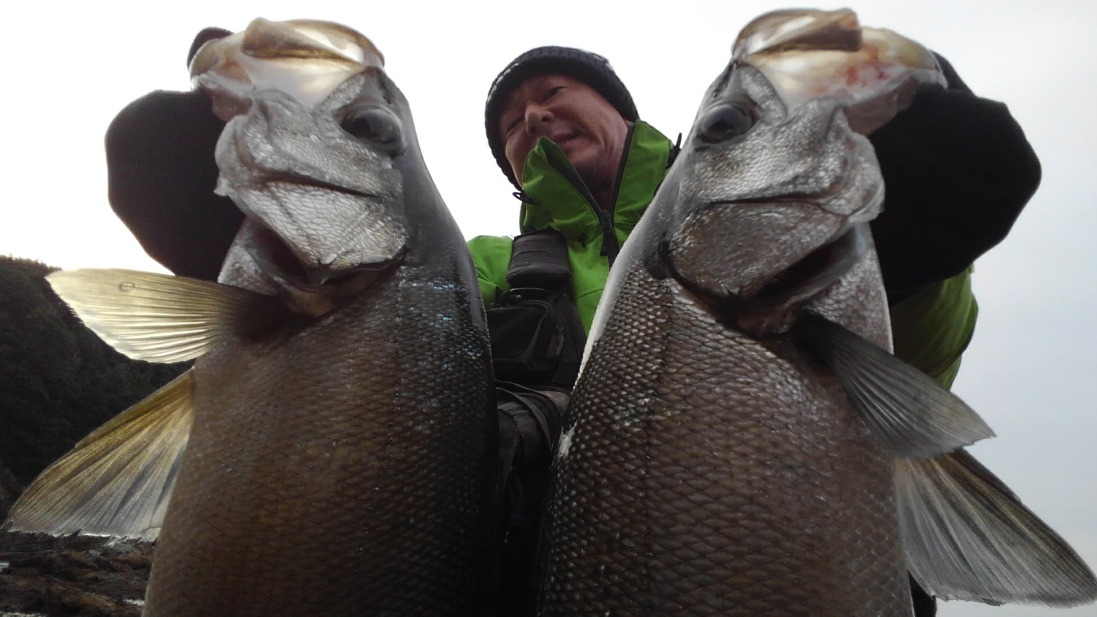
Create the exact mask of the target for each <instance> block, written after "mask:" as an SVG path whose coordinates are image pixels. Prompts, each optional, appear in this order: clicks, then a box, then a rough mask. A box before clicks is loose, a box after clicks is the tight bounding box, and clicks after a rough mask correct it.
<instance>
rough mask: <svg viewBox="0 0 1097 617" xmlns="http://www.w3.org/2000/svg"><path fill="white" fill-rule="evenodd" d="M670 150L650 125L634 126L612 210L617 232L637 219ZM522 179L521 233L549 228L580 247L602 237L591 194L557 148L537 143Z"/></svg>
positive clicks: (668, 143) (638, 123)
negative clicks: (576, 242)
mask: <svg viewBox="0 0 1097 617" xmlns="http://www.w3.org/2000/svg"><path fill="white" fill-rule="evenodd" d="M673 149H674V144H672V143H671V141H670V140H669V139H667V138H666V137H665V136H664V135H663V134H662V133H660V132H659V131H657V130H655V129H654V128H653V127H652V126H651V125H649V124H647V123H646V122H643V121H641V120H637V121H636V122H635V123H634V124H633V126H632V128H631V129H630V134H629V145H628V149H627V151H626V155H625V160H624V161H622V170H620V174H621V179H620V181H619V182H618V194H617V200H616V202H615V203H614V205H613V209H612V214H613V227H614V228H615V229H616V230H619V231H622V232H624V233H625V234H627V233H628V232H629V231H631V230H632V228H633V227H634V226H635V225H636V222H637V221H639V220H640V216H641V215H642V214H643V213H644V210H645V209H646V208H647V206H648V204H650V203H651V198H652V196H653V195H654V194H655V190H656V189H657V188H659V184H661V183H662V181H663V177H664V176H665V175H666V168H667V161H668V159H669V157H670V153H671V151H672V150H673ZM522 177H523V178H524V179H525V181H524V182H523V183H522V188H523V191H522V192H523V193H524V195H525V197H526V199H525V200H524V201H525V203H523V205H522V213H521V216H520V218H519V225H520V228H521V230H522V233H527V232H530V231H535V230H539V229H545V228H552V229H557V230H559V231H560V232H561V233H563V234H564V236H565V237H567V238H569V239H571V240H580V241H582V242H584V243H586V242H589V241H591V240H594V239H595V238H601V236H602V231H603V230H602V227H601V221H600V220H599V217H598V213H597V212H596V210H595V206H594V205H593V203H592V201H591V199H590V198H589V194H590V193H589V191H588V190H587V188H586V186H585V185H584V184H583V182H582V180H581V179H579V174H578V173H577V172H576V171H575V168H574V167H572V166H571V163H570V162H569V161H568V160H567V156H566V155H565V154H564V152H563V150H561V149H560V147H559V146H557V145H556V144H555V143H553V142H552V141H550V140H548V139H545V138H541V139H540V140H539V141H538V143H537V146H536V147H534V149H533V150H532V151H531V152H530V154H529V156H528V157H527V158H526V165H525V167H524V169H523V171H522Z"/></svg>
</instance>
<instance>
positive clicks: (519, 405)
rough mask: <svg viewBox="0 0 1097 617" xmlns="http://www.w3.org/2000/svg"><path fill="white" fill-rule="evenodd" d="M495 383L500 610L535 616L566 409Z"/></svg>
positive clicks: (544, 397)
mask: <svg viewBox="0 0 1097 617" xmlns="http://www.w3.org/2000/svg"><path fill="white" fill-rule="evenodd" d="M497 385H498V386H499V387H498V388H497V389H496V401H497V405H498V410H499V468H500V474H501V477H500V480H501V485H502V487H503V500H502V503H503V512H502V521H503V529H502V530H501V531H502V539H503V546H502V553H501V556H500V559H501V569H500V575H501V576H500V581H499V583H500V585H499V594H498V613H499V614H500V615H533V614H534V601H535V600H536V597H537V578H536V576H535V573H536V569H537V557H538V552H537V543H538V539H539V537H540V529H541V523H542V520H543V516H544V512H545V505H546V504H545V500H546V497H547V491H548V486H549V481H550V473H551V471H550V465H551V463H552V457H553V455H554V453H555V451H556V444H557V443H558V442H559V440H560V428H561V421H562V414H563V409H562V408H561V406H560V405H558V404H557V402H554V400H553V399H552V398H550V396H547V395H546V393H543V392H539V391H535V390H530V389H528V388H524V387H522V386H519V385H517V384H513V383H507V382H498V383H497ZM563 404H564V405H566V403H563Z"/></svg>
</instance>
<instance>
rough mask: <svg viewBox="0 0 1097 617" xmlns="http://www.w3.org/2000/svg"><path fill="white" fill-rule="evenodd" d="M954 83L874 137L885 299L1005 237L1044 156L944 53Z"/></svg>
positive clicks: (876, 224)
mask: <svg viewBox="0 0 1097 617" xmlns="http://www.w3.org/2000/svg"><path fill="white" fill-rule="evenodd" d="M938 60H939V61H940V62H941V66H942V68H943V70H944V73H945V76H946V78H947V79H948V88H947V89H944V90H942V89H939V88H932V89H926V90H923V91H922V92H919V93H918V95H917V96H916V97H915V99H914V103H913V104H912V105H911V106H910V108H908V109H907V110H905V111H903V112H902V113H900V114H899V115H897V116H896V117H895V118H894V119H893V120H892V121H891V122H889V123H888V124H886V125H884V126H883V127H881V128H880V129H878V130H877V131H876V132H875V133H873V134H872V135H871V136H870V138H869V139H870V141H871V142H872V145H873V146H874V148H875V149H876V156H877V158H878V159H879V161H880V168H881V171H882V172H883V176H884V184H885V190H886V194H885V195H886V196H885V200H884V212H883V213H882V214H881V215H880V216H879V217H878V218H877V219H876V220H875V221H873V223H872V231H873V235H874V237H875V238H876V245H877V247H876V248H877V252H878V254H879V257H880V266H881V269H882V270H883V273H884V284H885V286H886V287H887V291H888V297H889V299H890V300H891V301H892V302H895V301H897V300H899V299H901V298H902V297H904V296H905V295H907V294H909V293H911V292H913V291H915V290H917V289H918V288H919V287H921V286H924V285H927V284H930V283H934V282H937V281H940V280H943V279H946V278H949V277H951V276H954V275H956V274H959V273H960V272H962V271H963V270H964V269H965V268H967V267H968V266H969V265H970V264H971V263H972V262H973V261H974V260H975V258H976V257H978V256H979V255H982V254H983V253H984V252H986V251H987V250H989V249H990V248H991V247H993V246H994V245H996V244H998V243H999V242H1001V241H1002V239H1003V238H1005V236H1006V234H1007V233H1008V232H1009V230H1010V228H1011V227H1012V226H1013V222H1014V221H1015V220H1016V218H1017V216H1018V215H1019V214H1020V212H1021V208H1023V207H1024V205H1025V204H1026V203H1027V202H1028V200H1029V198H1030V197H1032V194H1033V193H1034V192H1035V191H1036V187H1037V186H1038V185H1039V183H1040V162H1039V159H1037V157H1036V153H1035V152H1033V150H1032V146H1031V145H1030V144H1029V143H1028V140H1027V139H1026V138H1025V135H1024V132H1023V131H1022V130H1021V127H1020V125H1018V123H1017V121H1016V120H1014V119H1013V116H1011V115H1010V113H1009V110H1008V109H1007V108H1006V106H1005V105H1004V104H1002V103H999V102H996V101H990V100H987V99H983V98H980V97H978V96H975V95H974V94H973V93H972V92H971V90H970V89H969V88H968V87H967V85H966V84H964V82H963V81H962V80H961V79H960V77H959V76H958V75H957V74H956V72H955V71H954V70H953V68H952V66H951V65H950V64H949V63H948V61H947V60H945V59H944V58H942V57H940V56H938Z"/></svg>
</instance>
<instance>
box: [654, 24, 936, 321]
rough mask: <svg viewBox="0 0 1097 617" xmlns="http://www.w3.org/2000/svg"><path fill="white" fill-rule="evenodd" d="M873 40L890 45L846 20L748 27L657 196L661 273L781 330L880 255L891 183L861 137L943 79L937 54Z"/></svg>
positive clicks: (738, 315) (740, 317)
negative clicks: (904, 52)
mask: <svg viewBox="0 0 1097 617" xmlns="http://www.w3.org/2000/svg"><path fill="white" fill-rule="evenodd" d="M894 36H895V37H897V36H898V35H894ZM898 38H900V39H901V37H898ZM881 40H883V41H885V43H886V42H887V41H888V40H890V39H889V38H888V37H884V38H883V39H881ZM902 41H906V39H902ZM866 45H869V46H871V45H875V46H877V47H880V46H881V44H880V43H871V44H866V42H865V33H864V29H862V28H860V27H859V25H858V24H857V21H856V16H854V15H853V14H852V13H851V12H849V11H839V12H831V13H824V12H818V11H782V12H779V13H777V14H775V15H773V16H770V17H768V18H767V17H763V18H760V19H759V20H756V21H755V22H752V24H750V25H748V26H747V28H746V29H744V33H743V34H742V35H740V38H739V40H738V41H737V43H736V46H735V47H734V48H733V54H732V59H731V61H730V63H729V64H728V66H727V68H726V69H725V70H724V71H723V72H722V73H721V75H720V76H719V77H718V78H717V79H716V81H715V82H714V83H713V84H712V86H710V87H709V89H708V90H707V92H706V94H705V96H704V99H703V100H702V104H701V106H700V109H699V111H698V113H697V116H696V119H695V121H694V125H693V127H692V129H691V131H690V134H689V136H688V138H687V140H686V142H685V145H684V146H683V150H682V153H681V154H680V155H679V157H678V160H677V161H676V163H675V165H674V168H673V169H672V170H671V172H670V174H669V176H668V179H667V181H666V182H665V183H664V185H663V187H661V189H660V191H659V193H658V194H657V196H656V198H655V202H654V203H653V206H652V209H654V210H655V211H656V213H655V214H654V215H652V216H653V218H655V219H656V220H657V221H658V220H661V221H662V222H661V223H657V224H656V225H655V227H657V228H659V229H661V231H662V233H661V237H659V238H655V239H654V240H655V243H656V245H657V246H658V247H659V249H658V250H659V252H660V255H659V256H658V259H657V260H656V261H657V262H659V263H661V264H664V265H665V270H666V272H665V273H664V274H669V275H671V276H673V277H675V278H676V279H677V280H679V281H680V282H681V283H682V284H683V286H685V287H686V288H687V289H689V290H691V291H693V292H696V293H699V294H700V295H701V296H702V297H705V298H707V299H709V300H710V301H711V302H714V303H716V304H717V305H719V307H720V309H721V311H722V312H723V313H725V314H728V313H730V314H731V315H733V316H734V318H735V319H736V320H737V321H738V322H739V324H740V325H743V324H744V323H745V322H748V321H749V322H751V323H753V324H758V323H763V324H765V325H764V326H762V329H763V330H770V329H776V330H782V329H784V328H786V327H787V325H788V319H790V318H791V317H790V316H791V315H792V313H793V311H794V310H795V309H796V308H797V307H799V306H801V305H802V304H804V303H806V302H807V301H809V300H811V299H812V298H814V297H817V296H818V295H819V294H821V293H823V292H824V291H825V290H827V289H828V288H830V287H831V286H832V285H834V283H836V282H837V281H838V280H840V279H841V278H842V277H843V276H844V275H845V274H846V273H847V272H849V271H850V270H851V269H852V268H853V266H854V265H855V264H857V263H858V262H859V261H860V260H861V259H862V257H863V256H864V255H865V254H866V252H867V251H868V250H869V249H870V247H871V239H870V236H869V233H868V230H867V224H868V222H869V221H871V220H872V219H873V218H875V217H876V216H877V215H878V214H879V213H880V211H881V206H882V204H883V198H884V183H883V178H882V177H881V175H880V169H879V165H878V163H877V161H876V157H875V154H874V152H873V149H872V146H871V144H870V142H869V141H868V139H867V138H866V137H865V135H864V133H866V132H868V131H870V130H872V129H874V128H876V127H877V126H879V124H880V122H879V119H880V118H881V117H883V116H884V115H886V114H887V112H888V110H889V109H890V110H891V115H894V113H897V111H898V110H899V109H901V108H903V106H904V104H909V99H910V98H912V97H913V92H915V91H916V89H917V88H918V87H921V86H922V85H923V84H926V83H940V80H939V79H938V78H939V75H940V71H939V69H937V67H936V61H935V60H934V59H933V56H932V54H929V53H928V52H926V53H925V54H921V55H919V56H918V57H917V59H916V60H914V61H910V60H908V59H907V58H906V57H905V56H904V57H901V58H899V59H895V58H893V57H891V56H888V55H887V54H886V53H881V51H880V49H876V48H873V49H866ZM914 45H916V44H914ZM893 46H894V45H893ZM883 47H884V48H885V51H886V49H890V48H889V47H887V45H883ZM881 57H886V61H883V62H881V61H880V58H881ZM879 66H886V69H887V70H883V69H879V68H878V67H879ZM874 67H876V68H874ZM778 69H779V70H778ZM796 76H802V77H803V79H794V78H795V77H796ZM908 91H909V92H908ZM901 92H907V93H908V94H909V96H907V94H902V93H901ZM881 110H883V111H882V112H881ZM851 118H852V119H853V120H852V121H851ZM773 316H776V317H774V318H772V319H771V317H773Z"/></svg>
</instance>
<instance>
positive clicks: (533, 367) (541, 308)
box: [487, 229, 586, 390]
mask: <svg viewBox="0 0 1097 617" xmlns="http://www.w3.org/2000/svg"><path fill="white" fill-rule="evenodd" d="M507 282H508V283H509V284H510V285H511V289H509V290H508V291H506V292H504V293H502V294H500V295H499V297H498V298H497V299H496V301H495V304H494V305H493V306H492V307H491V308H489V309H488V310H487V315H488V330H489V332H490V334H491V355H492V364H493V366H494V369H495V378H496V379H497V380H501V381H512V382H515V383H519V384H522V385H525V386H528V387H537V386H554V387H557V388H564V389H567V390H570V389H571V387H572V386H573V385H574V384H575V379H576V377H578V375H579V362H580V360H581V359H582V354H583V345H584V344H585V343H586V334H585V333H584V331H583V324H582V322H581V321H580V320H579V313H578V311H577V310H576V309H575V304H574V303H573V302H572V300H571V297H570V296H569V294H568V291H569V287H570V284H571V268H570V267H569V266H568V261H567V247H566V246H565V244H564V237H563V236H562V235H561V234H560V232H558V231H555V230H551V229H549V230H544V231H538V232H532V233H528V234H523V235H521V236H518V237H517V238H515V239H514V245H513V248H512V249H511V259H510V268H509V269H508V271H507Z"/></svg>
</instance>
